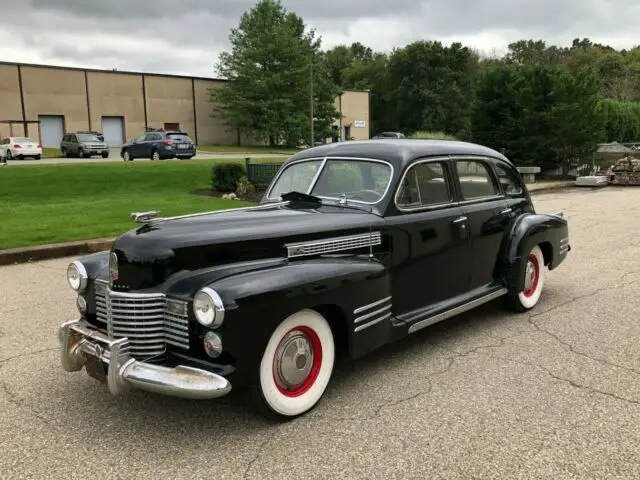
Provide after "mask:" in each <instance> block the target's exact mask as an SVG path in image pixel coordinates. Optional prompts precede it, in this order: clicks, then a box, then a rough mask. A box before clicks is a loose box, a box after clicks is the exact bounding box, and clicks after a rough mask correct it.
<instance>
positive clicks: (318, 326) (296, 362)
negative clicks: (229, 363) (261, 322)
mask: <svg viewBox="0 0 640 480" xmlns="http://www.w3.org/2000/svg"><path fill="white" fill-rule="evenodd" d="M334 360H335V343H334V339H333V332H332V331H331V326H330V325H329V323H328V322H327V320H326V319H325V318H324V317H323V316H322V315H320V314H319V313H318V312H316V311H315V310H301V311H299V312H297V313H294V314H293V315H291V316H289V317H287V318H286V319H285V320H284V321H283V322H282V323H281V324H280V325H278V327H277V328H276V329H275V331H274V332H273V334H272V335H271V337H270V338H269V342H268V343H267V347H266V348H265V351H264V354H263V356H262V360H261V362H260V365H259V367H258V378H257V380H256V381H255V382H253V383H254V385H253V390H254V392H253V393H254V395H253V397H254V400H255V402H256V406H257V407H258V410H259V411H260V412H261V413H262V414H263V415H265V416H266V417H270V418H274V419H278V420H283V419H292V418H294V417H296V416H299V415H302V414H303V413H306V412H308V411H309V410H311V409H312V408H314V407H315V406H316V405H317V403H318V402H319V401H320V398H321V397H322V395H323V394H324V391H325V389H326V388H327V385H328V384H329V380H330V378H331V374H332V372H333V364H334Z"/></svg>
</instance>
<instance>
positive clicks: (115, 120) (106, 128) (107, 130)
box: [102, 117, 124, 147]
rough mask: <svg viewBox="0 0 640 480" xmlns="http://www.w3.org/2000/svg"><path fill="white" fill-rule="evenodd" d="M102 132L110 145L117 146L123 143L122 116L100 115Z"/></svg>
mask: <svg viewBox="0 0 640 480" xmlns="http://www.w3.org/2000/svg"><path fill="white" fill-rule="evenodd" d="M102 134H103V135H104V141H105V142H106V143H107V145H109V146H110V147H119V146H121V145H122V144H123V143H124V118H122V117H102Z"/></svg>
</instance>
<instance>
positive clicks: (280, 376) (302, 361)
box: [274, 331, 313, 389]
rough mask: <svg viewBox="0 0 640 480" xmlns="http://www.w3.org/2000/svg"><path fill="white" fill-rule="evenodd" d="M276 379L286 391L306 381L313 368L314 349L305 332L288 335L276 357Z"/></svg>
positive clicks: (281, 343) (279, 347)
mask: <svg viewBox="0 0 640 480" xmlns="http://www.w3.org/2000/svg"><path fill="white" fill-rule="evenodd" d="M274 363H275V365H274V372H275V379H276V382H278V384H279V385H280V386H281V387H282V388H285V389H292V388H295V387H296V386H298V385H300V384H301V383H302V382H304V381H305V380H306V378H307V377H308V376H309V373H310V372H311V367H312V366H313V348H312V346H311V342H310V341H309V338H308V337H307V335H305V334H304V333H303V332H297V331H296V332H291V333H289V334H287V335H286V336H285V337H284V338H283V339H282V341H281V342H280V345H279V346H278V350H277V351H276V355H275V362H274Z"/></svg>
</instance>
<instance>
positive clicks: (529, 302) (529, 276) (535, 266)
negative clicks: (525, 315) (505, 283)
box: [507, 245, 545, 312]
mask: <svg viewBox="0 0 640 480" xmlns="http://www.w3.org/2000/svg"><path fill="white" fill-rule="evenodd" d="M544 267H545V265H544V256H543V255H542V250H540V247H539V246H538V245H536V246H535V247H533V248H532V249H531V251H530V252H529V254H528V255H527V261H526V263H525V264H524V269H520V271H519V272H516V275H524V289H523V290H521V291H515V289H513V287H509V288H510V291H509V295H508V297H507V299H508V303H509V307H511V308H512V309H513V310H515V311H517V312H524V311H527V310H530V309H532V308H533V307H535V306H536V305H537V303H538V300H540V295H542V288H543V287H544ZM515 278H518V277H515Z"/></svg>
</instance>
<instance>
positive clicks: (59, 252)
mask: <svg viewBox="0 0 640 480" xmlns="http://www.w3.org/2000/svg"><path fill="white" fill-rule="evenodd" d="M572 187H574V185H573V183H567V184H562V185H549V186H547V187H542V188H537V189H532V190H530V191H529V194H530V195H537V194H539V193H549V192H553V191H558V190H564V189H566V188H572ZM114 240H115V238H100V239H95V240H80V241H76V242H66V243H54V244H50V245H34V246H32V247H18V248H10V249H7V250H0V266H2V265H12V264H16V263H27V262H37V261H41V260H52V259H55V258H62V257H71V256H73V255H84V254H86V253H93V252H100V251H102V250H109V249H110V248H111V245H112V244H113V242H114Z"/></svg>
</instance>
